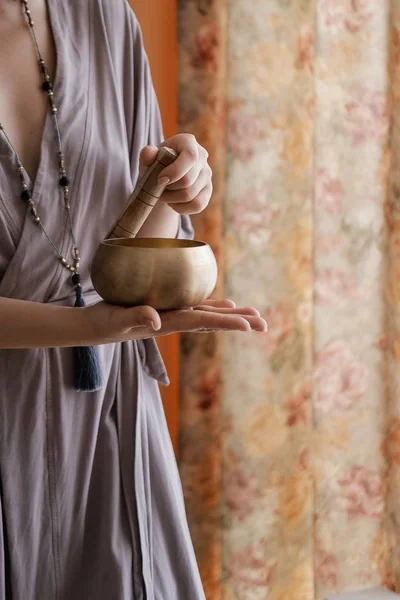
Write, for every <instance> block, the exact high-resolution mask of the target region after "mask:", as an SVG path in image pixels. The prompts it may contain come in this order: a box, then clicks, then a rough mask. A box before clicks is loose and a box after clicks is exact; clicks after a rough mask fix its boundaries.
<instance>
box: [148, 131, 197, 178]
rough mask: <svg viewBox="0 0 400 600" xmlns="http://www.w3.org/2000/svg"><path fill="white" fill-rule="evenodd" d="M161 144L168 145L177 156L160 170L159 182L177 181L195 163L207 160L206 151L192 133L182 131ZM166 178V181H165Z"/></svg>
mask: <svg viewBox="0 0 400 600" xmlns="http://www.w3.org/2000/svg"><path fill="white" fill-rule="evenodd" d="M161 146H168V147H170V148H172V150H175V152H177V154H178V158H177V159H176V160H175V161H174V162H173V163H172V165H169V166H168V167H166V168H165V169H164V170H163V171H161V173H160V175H159V181H160V183H165V184H171V183H175V182H176V181H179V179H181V178H182V177H183V176H184V175H186V173H188V171H190V169H191V168H193V167H194V165H196V164H197V163H201V164H202V165H204V164H205V163H206V162H207V158H208V152H207V151H206V150H205V148H203V147H202V146H200V145H199V144H198V143H197V140H196V138H195V137H194V135H191V134H187V133H182V134H178V135H175V136H174V137H173V138H170V139H169V140H166V141H165V142H163V143H162V144H161ZM167 179H168V181H166V180H167Z"/></svg>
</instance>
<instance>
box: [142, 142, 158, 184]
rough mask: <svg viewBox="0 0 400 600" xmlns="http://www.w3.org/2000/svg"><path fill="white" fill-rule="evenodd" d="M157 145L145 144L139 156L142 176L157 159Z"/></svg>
mask: <svg viewBox="0 0 400 600" xmlns="http://www.w3.org/2000/svg"><path fill="white" fill-rule="evenodd" d="M158 150H159V149H158V148H157V146H145V147H144V148H143V150H142V151H141V152H140V156H139V176H140V177H142V176H143V175H144V173H145V171H146V169H147V168H148V167H149V166H150V165H151V164H152V163H153V162H154V161H155V159H156V158H157V154H158Z"/></svg>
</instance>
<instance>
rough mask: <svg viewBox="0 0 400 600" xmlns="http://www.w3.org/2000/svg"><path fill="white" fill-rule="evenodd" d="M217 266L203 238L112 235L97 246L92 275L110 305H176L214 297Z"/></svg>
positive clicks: (179, 305) (160, 307)
mask: <svg viewBox="0 0 400 600" xmlns="http://www.w3.org/2000/svg"><path fill="white" fill-rule="evenodd" d="M217 276H218V268H217V262H216V260H215V256H214V254H213V252H212V250H211V248H210V246H209V245H208V244H206V243H204V242H197V241H191V240H176V239H161V238H146V239H145V238H111V239H107V240H104V241H103V242H102V243H101V244H100V245H99V246H98V248H97V250H96V252H95V255H94V257H93V261H92V265H91V278H92V282H93V285H94V287H95V289H96V291H97V293H98V294H99V295H100V296H101V297H102V298H103V300H105V301H106V302H108V303H110V304H116V305H119V306H141V305H148V306H152V307H153V308H155V309H156V310H172V309H180V308H186V307H189V306H196V305H198V304H200V303H201V302H203V300H205V299H206V298H209V296H210V294H211V293H212V292H213V290H214V288H215V285H216V283H217Z"/></svg>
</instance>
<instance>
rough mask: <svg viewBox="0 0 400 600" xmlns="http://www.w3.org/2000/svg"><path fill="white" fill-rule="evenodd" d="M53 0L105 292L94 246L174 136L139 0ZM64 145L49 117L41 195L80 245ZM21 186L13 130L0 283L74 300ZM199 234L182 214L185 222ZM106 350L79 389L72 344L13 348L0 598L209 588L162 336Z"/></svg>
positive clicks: (77, 161) (82, 233)
mask: <svg viewBox="0 0 400 600" xmlns="http://www.w3.org/2000/svg"><path fill="white" fill-rule="evenodd" d="M48 3H49V11H50V17H51V25H52V29H53V34H54V39H55V43H56V49H57V73H56V78H55V97H56V103H57V105H58V109H59V117H60V125H61V131H62V135H63V140H64V151H65V156H66V166H67V171H68V173H69V175H70V178H71V182H72V183H71V186H70V188H71V204H72V214H73V219H74V223H75V228H76V234H77V239H78V244H79V246H80V248H81V256H82V277H83V285H84V290H85V296H86V300H87V302H88V303H93V302H96V301H98V300H99V298H98V297H97V295H96V294H95V293H94V292H93V288H92V285H91V282H90V278H89V271H88V266H89V263H90V259H91V257H92V255H93V252H94V249H95V248H96V246H97V244H98V242H99V241H100V240H101V239H102V238H103V237H104V235H105V234H106V232H107V231H108V229H109V227H110V225H111V224H112V223H113V221H114V220H115V218H116V217H117V216H118V214H119V213H120V211H121V209H122V208H123V206H124V204H125V203H126V200H127V198H128V196H129V194H130V193H131V191H132V189H133V186H134V183H135V182H136V179H137V176H138V173H137V166H138V159H139V150H140V149H141V148H142V147H143V146H145V145H146V144H148V143H158V142H159V141H160V140H161V138H162V132H161V126H160V118H159V113H158V109H157V103H156V99H155V97H154V92H153V88H152V84H151V79H150V75H149V70H148V64H147V60H146V57H145V54H144V51H143V47H142V40H141V35H140V31H139V28H138V25H137V22H136V20H135V18H134V16H133V14H132V12H131V10H130V8H129V6H128V4H127V3H126V2H125V0H69V1H65V0H49V2H48ZM32 52H33V48H32ZM39 83H40V80H39V79H38V85H39ZM33 93H40V90H39V88H38V90H37V91H35V90H27V95H28V96H29V94H33ZM4 124H5V127H7V118H6V116H5V119H4ZM56 153H57V146H56V139H55V133H54V127H53V124H52V121H51V117H50V116H49V117H48V118H47V122H46V125H45V129H44V134H43V143H42V154H41V160H40V166H39V170H38V174H37V179H36V181H35V184H34V190H33V193H34V197H35V200H36V203H37V205H38V210H39V213H40V215H41V217H42V220H43V222H44V224H45V227H46V228H47V230H48V231H49V232H50V233H51V235H52V236H53V239H54V240H55V241H56V243H57V244H58V245H59V246H60V247H62V249H63V252H64V255H65V256H68V257H69V256H70V250H71V240H70V238H69V234H68V229H67V226H66V225H67V224H66V217H65V212H64V209H63V203H62V195H61V192H60V186H59V185H58V183H57V181H58V170H57V154H56ZM19 193H20V187H19V180H18V174H17V173H16V170H15V160H14V157H13V155H12V152H11V150H10V148H9V147H8V145H7V143H6V142H5V140H4V138H3V137H2V136H0V296H4V297H8V298H18V299H21V300H33V301H37V302H46V303H53V304H61V305H67V306H69V305H72V304H73V300H74V298H73V295H74V294H73V288H72V287H71V284H70V283H69V282H68V274H67V273H66V271H65V270H64V269H63V268H62V267H61V265H58V263H57V261H56V260H55V258H54V255H53V254H52V249H51V247H50V246H49V245H48V243H47V242H46V239H45V237H44V236H43V234H42V233H41V232H40V230H39V229H37V227H36V226H35V225H34V224H33V222H32V218H31V216H30V214H29V212H27V211H26V204H24V203H22V202H21V201H20V200H19ZM191 233H192V231H191V228H190V223H189V222H188V220H186V219H182V226H181V231H180V235H181V236H190V235H191ZM76 310H79V309H76ZM0 335H1V332H0ZM100 353H101V360H102V367H103V375H104V386H103V388H102V390H101V391H100V392H98V393H93V394H85V393H77V392H75V391H74V388H73V374H72V350H71V349H47V350H42V349H38V350H3V351H1V352H0V429H1V435H0V476H1V488H0V492H1V513H0V517H1V518H0V541H1V543H0V600H5V599H6V598H7V600H9V599H10V598H11V591H10V589H11V590H12V599H13V600H131V599H133V598H134V599H135V600H139V599H142V598H143V599H144V598H146V599H147V600H176V599H180V600H198V599H203V598H204V593H203V591H202V586H201V582H200V577H199V573H198V569H197V565H196V560H195V557H194V552H193V548H192V544H191V540H190V536H189V531H188V526H187V522H186V517H185V509H184V504H183V496H182V490H181V486H180V481H179V475H178V471H177V467H176V463H175V458H174V453H173V449H172V446H171V443H170V439H169V435H168V430H167V426H166V422H165V418H164V413H163V408H162V403H161V400H160V396H159V392H158V381H164V382H165V381H166V374H165V370H164V366H163V363H162V360H161V358H160V355H159V353H158V350H157V347H156V345H155V343H154V342H153V340H146V341H145V342H139V343H124V344H117V345H107V346H102V347H100Z"/></svg>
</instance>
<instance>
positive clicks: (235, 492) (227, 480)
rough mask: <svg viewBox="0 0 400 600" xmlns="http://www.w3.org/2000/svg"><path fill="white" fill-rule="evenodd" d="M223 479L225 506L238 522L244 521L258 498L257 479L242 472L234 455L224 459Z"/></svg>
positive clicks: (231, 454)
mask: <svg viewBox="0 0 400 600" xmlns="http://www.w3.org/2000/svg"><path fill="white" fill-rule="evenodd" d="M223 478H224V484H225V502H226V505H227V507H228V509H229V511H230V512H231V513H232V514H233V515H234V516H235V517H236V518H237V519H238V520H239V521H244V520H245V519H246V517H248V516H249V515H250V514H251V513H252V511H253V508H254V506H255V505H256V503H257V500H258V499H259V497H260V489H259V482H258V479H257V477H256V476H255V475H253V474H247V473H246V472H245V471H244V469H243V467H241V466H240V465H239V460H238V458H237V456H236V455H235V454H234V453H228V455H227V456H226V457H225V461H224V473H223Z"/></svg>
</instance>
